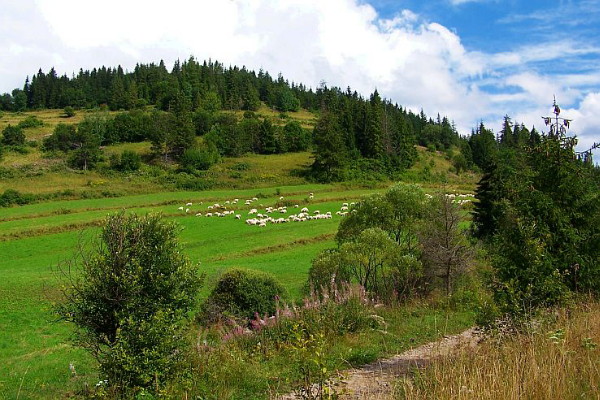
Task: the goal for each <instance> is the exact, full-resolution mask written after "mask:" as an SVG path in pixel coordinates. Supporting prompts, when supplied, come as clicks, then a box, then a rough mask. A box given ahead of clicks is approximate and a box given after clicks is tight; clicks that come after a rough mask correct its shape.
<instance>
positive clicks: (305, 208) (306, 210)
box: [300, 207, 308, 213]
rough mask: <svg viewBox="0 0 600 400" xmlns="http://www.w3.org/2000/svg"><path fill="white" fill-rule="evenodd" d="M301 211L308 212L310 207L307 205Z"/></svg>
mask: <svg viewBox="0 0 600 400" xmlns="http://www.w3.org/2000/svg"><path fill="white" fill-rule="evenodd" d="M300 212H302V213H307V212H308V208H307V207H304V208H303V209H302V210H300Z"/></svg>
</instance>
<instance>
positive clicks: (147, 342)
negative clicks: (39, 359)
mask: <svg viewBox="0 0 600 400" xmlns="http://www.w3.org/2000/svg"><path fill="white" fill-rule="evenodd" d="M176 232H177V228H176V226H175V225H174V224H172V223H168V222H164V221H163V220H162V219H161V217H160V216H159V215H146V216H137V215H135V214H132V215H125V214H124V213H123V212H121V213H119V214H116V215H112V216H109V217H108V218H107V219H106V221H105V223H104V229H103V230H102V232H101V234H100V237H99V240H98V242H97V243H95V244H96V245H95V246H93V250H92V251H90V252H85V251H84V250H82V251H81V252H80V253H79V254H78V255H77V257H76V258H75V259H74V260H73V261H72V262H70V263H67V264H66V265H63V266H62V267H61V268H59V272H60V273H61V275H60V276H62V277H63V284H64V285H63V287H64V289H63V295H64V301H63V302H62V303H61V304H59V305H58V306H57V312H58V314H59V315H60V316H61V317H62V318H63V319H65V320H67V321H70V322H73V323H74V324H75V325H76V328H77V329H76V336H75V343H77V344H78V345H80V346H82V347H83V348H85V349H86V350H88V351H89V352H90V353H91V355H92V356H93V357H94V358H95V359H96V361H97V362H98V365H99V367H100V375H101V379H107V380H108V384H109V385H110V386H111V387H112V389H113V390H114V391H116V392H117V393H119V394H120V395H121V396H123V397H126V398H129V397H131V395H132V394H134V393H135V392H138V391H140V390H146V391H150V392H151V393H154V394H156V393H158V392H160V391H161V390H162V389H163V388H164V387H165V385H166V384H167V383H169V382H170V381H172V380H173V379H175V378H176V377H177V376H179V375H180V372H181V369H180V367H181V362H182V360H183V356H184V354H185V349H186V348H187V346H188V344H187V341H186V334H187V326H188V321H187V316H188V314H189V312H190V311H191V310H192V309H194V307H195V304H196V296H197V293H198V290H199V289H200V287H201V285H202V278H201V277H200V276H198V273H197V267H196V266H195V265H193V264H192V263H191V262H190V261H189V260H188V259H187V257H185V256H184V255H183V251H182V248H181V246H180V245H179V243H178V241H177V239H176ZM86 247H89V246H81V248H86Z"/></svg>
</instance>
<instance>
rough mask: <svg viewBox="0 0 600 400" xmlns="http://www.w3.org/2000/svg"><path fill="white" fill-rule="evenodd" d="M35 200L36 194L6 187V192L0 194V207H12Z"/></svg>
mask: <svg viewBox="0 0 600 400" xmlns="http://www.w3.org/2000/svg"><path fill="white" fill-rule="evenodd" d="M34 200H35V196H34V195H32V194H24V193H21V192H19V191H18V190H14V189H6V190H5V191H4V193H2V194H1V195H0V207H10V206H12V205H15V204H18V205H23V204H28V203H31V202H32V201H34Z"/></svg>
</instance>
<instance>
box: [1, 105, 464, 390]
mask: <svg viewBox="0 0 600 400" xmlns="http://www.w3.org/2000/svg"><path fill="white" fill-rule="evenodd" d="M262 111H263V112H265V113H266V112H267V111H268V110H262ZM60 113H61V112H60V111H36V112H29V113H22V114H5V117H4V118H2V121H0V129H1V128H2V127H3V126H5V125H6V124H8V123H13V124H15V123H18V122H19V121H20V120H22V119H24V118H25V117H26V116H28V115H34V116H37V117H38V118H40V119H41V120H43V121H44V125H43V126H42V127H39V128H35V129H28V130H26V135H27V139H28V140H29V141H36V142H37V143H38V144H39V142H40V140H41V139H42V138H43V137H44V136H46V135H48V134H49V133H50V132H52V130H53V128H54V126H56V124H58V123H59V122H68V123H74V122H78V121H80V120H81V119H82V118H83V116H84V113H83V112H81V113H78V115H77V117H75V118H74V119H69V120H67V119H64V118H62V117H61V116H60ZM290 117H291V118H293V119H296V120H298V121H299V122H301V123H302V125H303V126H305V127H311V126H312V124H313V122H314V121H313V118H314V116H312V114H310V113H307V112H305V111H302V112H300V113H296V114H294V113H290ZM125 149H127V150H133V151H136V152H138V153H139V154H141V155H142V156H143V155H144V154H145V153H147V152H148V151H149V143H147V142H144V143H128V144H120V145H114V146H107V147H106V148H105V149H104V154H105V155H110V154H112V153H119V152H121V151H123V150H125ZM418 150H419V161H418V162H417V164H416V165H415V167H413V168H412V169H411V170H409V171H407V172H406V180H407V181H410V182H417V183H419V184H421V185H422V186H423V187H424V188H425V189H426V190H427V191H430V192H431V191H435V190H445V191H454V192H472V190H473V187H474V182H475V180H476V176H475V175H474V174H463V175H461V176H458V175H455V174H453V173H452V172H451V164H450V162H449V161H448V160H447V159H446V158H445V157H444V155H443V154H441V153H437V152H429V151H427V150H426V149H424V148H419V149H418ZM311 157H312V156H311V153H309V152H304V153H287V154H281V155H270V156H265V155H256V154H250V155H246V156H244V157H238V158H225V159H223V160H221V162H220V163H218V164H216V165H214V166H212V167H211V169H210V170H209V171H207V172H206V178H207V179H209V180H211V181H212V182H214V185H213V186H214V189H211V190H204V191H181V190H178V189H176V188H175V187H174V186H173V185H170V184H169V182H164V181H161V180H160V179H159V178H157V177H156V176H155V175H160V174H163V176H164V175H165V174H169V173H172V172H173V171H169V168H168V167H167V169H166V170H158V169H157V167H154V166H144V167H143V168H142V170H141V171H140V172H138V173H137V174H132V175H128V174H115V173H108V172H107V171H73V170H70V169H67V168H65V167H64V165H63V164H62V161H60V160H57V159H52V158H46V157H45V156H44V155H43V154H42V152H41V151H40V148H39V146H34V147H31V148H29V150H28V153H27V154H16V153H12V152H9V153H7V154H6V155H5V157H4V159H3V160H2V161H1V162H0V172H2V174H3V175H2V176H1V179H0V192H3V191H5V190H7V189H15V190H18V191H19V192H21V193H29V194H34V195H48V194H56V193H58V194H60V196H58V198H59V200H52V197H51V196H50V197H45V198H44V199H41V200H39V202H34V203H32V204H28V205H23V206H13V207H8V208H0V399H3V398H7V399H13V398H18V399H38V398H47V399H53V398H65V397H69V396H72V395H76V394H77V393H79V392H80V391H81V390H82V388H85V387H86V385H89V386H93V385H95V383H96V382H97V381H98V380H97V379H98V378H97V368H96V365H95V363H94V361H93V359H92V358H91V357H90V356H89V355H88V354H87V353H85V352H84V351H83V350H81V349H79V348H77V347H74V346H73V345H72V344H71V342H70V340H69V339H70V336H71V333H72V327H71V326H70V325H68V324H66V323H64V322H61V321H59V320H57V317H56V315H55V314H54V313H53V304H54V303H55V302H56V301H58V300H59V299H60V281H59V269H58V268H57V266H58V265H60V264H63V265H64V262H65V261H68V260H73V259H74V257H76V255H77V249H78V248H83V249H86V250H89V249H92V248H93V246H94V240H95V239H96V238H97V235H98V233H99V232H100V229H101V226H102V222H103V220H104V219H105V217H106V216H107V215H109V214H112V213H116V212H120V211H121V210H124V211H125V212H134V213H138V214H144V213H149V212H152V213H161V214H162V215H163V216H164V218H166V219H168V220H171V221H175V222H176V223H177V224H178V226H179V227H180V233H179V240H180V242H181V243H182V244H183V246H184V249H185V252H186V254H187V256H188V257H189V258H190V259H191V260H192V261H193V262H194V263H196V264H197V265H198V271H199V272H200V273H203V274H205V276H206V279H205V284H204V287H203V288H202V290H201V293H200V294H199V296H200V298H205V297H206V296H207V295H208V293H209V291H210V290H211V287H212V285H214V283H215V281H216V279H217V278H218V276H219V274H220V273H222V272H223V271H225V270H227V269H229V268H231V267H245V268H252V269H257V270H262V271H266V272H270V273H272V274H274V275H275V276H276V277H277V279H278V280H279V281H280V282H281V283H282V284H283V285H284V287H285V288H286V289H287V291H288V293H289V296H290V298H291V299H293V300H295V301H300V300H301V299H302V297H303V295H304V294H305V293H304V287H305V284H306V279H307V274H308V270H309V268H310V265H311V260H312V259H313V258H314V257H315V256H316V255H317V254H318V253H319V252H320V251H321V250H323V249H326V248H330V247H333V246H335V241H334V236H335V233H336V231H337V227H338V225H339V223H340V221H341V218H342V217H340V216H338V215H336V214H335V213H336V211H338V210H340V208H341V206H342V203H344V202H348V203H349V202H352V201H359V200H360V199H361V197H363V196H367V195H370V194H372V193H376V192H379V191H383V190H385V189H386V188H387V187H388V186H389V185H391V184H392V182H352V183H345V184H315V183H310V182H307V181H306V179H305V178H303V177H301V176H299V175H298V174H297V173H296V172H297V171H298V170H299V169H302V168H305V167H306V166H307V165H308V164H310V162H311V160H312V159H311ZM173 175H175V174H173ZM173 175H171V176H173ZM441 176H445V177H447V178H448V179H446V180H445V183H444V186H442V185H441V184H440V179H439V178H440V177H441ZM309 193H313V194H314V198H312V199H311V198H310V196H309ZM282 196H283V198H284V199H283V200H281V199H280V198H281V197H282ZM252 198H257V199H258V200H256V201H254V202H252V204H250V205H246V204H245V200H246V199H252ZM234 199H238V200H239V201H238V202H237V204H235V205H234V204H231V203H232V202H233V200H234ZM226 202H229V204H228V205H226ZM187 203H192V206H189V207H187V206H186V204H187ZM215 203H219V204H221V205H226V208H227V209H228V210H233V211H235V213H236V214H240V215H241V218H240V219H236V218H235V217H234V215H228V216H226V217H205V216H204V214H205V213H206V212H208V211H209V209H208V206H210V205H213V204H215ZM281 204H286V205H287V208H288V212H287V213H286V214H279V213H274V214H272V216H273V217H274V218H277V217H287V216H289V215H291V214H297V213H299V212H300V209H301V208H303V207H308V208H309V210H310V213H311V214H313V215H314V211H317V210H318V211H319V212H320V213H326V212H331V213H332V218H331V219H321V220H310V221H305V222H297V223H285V224H268V225H267V226H266V227H258V226H250V225H247V224H246V223H245V222H244V221H245V220H246V219H247V218H249V215H248V214H249V211H250V210H251V209H253V208H256V209H258V212H259V213H263V214H264V213H265V208H266V207H269V206H276V205H281ZM296 205H297V206H298V207H295V206H296ZM179 207H183V208H184V210H183V211H182V210H180V209H179ZM185 208H189V209H190V210H189V212H185ZM199 212H200V213H202V214H203V216H201V217H200V216H196V215H195V214H196V213H199ZM436 313H437V311H423V312H421V311H419V313H418V315H417V316H415V315H413V314H410V313H409V314H408V315H404V316H402V315H396V314H393V313H392V314H389V315H386V319H389V320H390V321H396V322H397V323H396V325H397V336H393V337H392V336H389V335H388V336H382V337H380V338H376V339H373V341H370V340H368V338H366V339H365V338H362V339H360V340H359V339H357V338H354V339H352V338H350V339H347V340H350V342H349V343H346V344H343V345H342V344H341V343H340V346H341V347H340V349H338V350H336V349H333V350H334V352H336V351H338V352H343V351H350V350H351V351H353V352H356V354H357V355H356V357H358V358H361V357H363V356H361V354H363V353H364V352H367V353H368V357H367V358H368V359H373V358H374V357H378V356H382V355H385V354H389V353H392V352H394V351H397V350H399V349H402V348H406V347H407V346H410V344H411V343H413V341H414V338H417V342H418V341H424V340H428V339H431V338H433V337H436V335H439V334H441V332H442V330H440V329H439V326H438V322H437V321H438V319H440V318H442V317H441V316H437V314H436ZM446 318H447V317H446ZM424 321H426V322H424ZM470 323H471V318H470V317H468V316H466V314H463V315H459V316H457V317H456V320H455V322H450V323H449V322H448V321H446V324H447V325H448V324H450V327H449V328H448V331H452V330H454V331H455V330H456V329H461V328H462V327H464V326H467V325H469V324H470ZM453 324H454V325H453ZM390 329H391V328H390ZM394 329H396V328H394ZM443 332H446V330H445V329H444V330H443ZM345 340H346V339H345ZM354 340H359V341H360V345H359V344H358V343H355V342H353V341H354ZM361 346H362V347H361ZM348 349H350V350H348ZM352 349H354V350H352ZM361 349H362V350H361ZM359 356H360V357H359ZM339 357H340V358H344V357H346V355H343V354H341V353H340V354H339ZM365 361H368V360H367V359H365ZM274 362H281V363H282V364H283V365H285V364H287V363H286V362H283V361H282V360H280V361H274ZM70 365H72V366H73V368H74V371H75V372H73V371H72V370H71V368H70ZM347 366H348V365H346V367H347ZM254 367H255V371H254V372H253V373H254V374H258V375H260V374H261V373H260V371H263V370H264V371H263V372H264V374H262V375H261V376H260V377H259V376H258V375H257V376H254V377H250V378H248V377H247V376H246V377H244V376H241V375H240V376H239V379H237V381H239V384H240V385H241V386H240V388H238V389H235V388H232V389H231V390H232V391H233V392H232V393H238V395H237V396H239V395H240V394H239V393H245V392H248V393H254V394H252V395H251V397H252V398H254V396H256V395H257V393H261V394H264V393H262V391H263V390H264V384H265V383H264V382H265V381H264V379H267V380H268V379H271V378H269V376H271V375H273V372H272V369H273V368H275V367H274V366H273V365H271V366H269V365H264V366H263V365H260V366H258V365H255V366H254ZM287 367H288V368H289V366H287ZM269 368H270V369H269ZM277 368H282V367H281V365H278V366H277ZM282 374H284V375H285V374H286V372H285V371H283V372H282ZM245 379H250V380H252V381H253V382H255V381H256V382H259V383H252V384H249V386H250V388H248V387H246V386H245V385H246V384H247V382H246V381H245ZM237 381H236V382H229V383H227V384H228V385H233V384H237ZM261 382H262V383H261ZM221 388H222V387H221ZM227 396H229V395H227ZM232 396H233V397H234V398H235V396H236V395H232Z"/></svg>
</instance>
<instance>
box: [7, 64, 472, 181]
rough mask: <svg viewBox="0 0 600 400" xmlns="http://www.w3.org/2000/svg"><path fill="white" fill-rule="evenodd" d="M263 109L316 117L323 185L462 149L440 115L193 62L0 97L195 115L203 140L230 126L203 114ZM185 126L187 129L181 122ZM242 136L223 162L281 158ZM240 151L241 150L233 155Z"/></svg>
mask: <svg viewBox="0 0 600 400" xmlns="http://www.w3.org/2000/svg"><path fill="white" fill-rule="evenodd" d="M263 103H264V104H266V105H267V106H269V107H270V108H272V109H274V110H277V111H279V112H281V113H286V112H293V111H298V110H299V109H301V108H302V109H306V110H309V111H312V112H315V113H316V114H317V115H318V116H319V117H320V119H319V122H318V123H317V124H316V127H315V128H316V129H315V131H314V134H313V141H312V142H313V144H314V149H316V151H318V152H319V153H320V155H321V156H322V157H320V158H319V157H317V159H316V161H315V165H314V167H315V168H314V170H315V172H316V173H317V174H320V175H321V177H322V178H323V179H327V180H331V179H336V178H338V177H336V174H337V172H336V171H346V170H347V169H348V167H350V168H352V167H354V168H358V169H364V167H365V166H366V167H368V168H370V169H373V170H374V171H377V172H383V173H384V174H389V172H390V171H397V170H401V169H404V168H407V167H409V166H410V165H412V164H413V162H414V159H415V157H416V151H415V148H414V145H415V144H420V145H423V146H430V147H431V146H433V147H435V148H436V149H439V150H443V149H448V148H450V147H451V146H452V145H459V144H461V142H464V141H461V140H460V137H459V135H458V133H457V132H456V129H455V128H454V126H453V123H451V122H450V120H449V119H448V118H447V117H443V118H441V117H440V116H439V114H438V115H437V118H436V119H435V120H434V119H432V118H428V117H427V116H426V115H425V113H424V112H423V111H422V110H421V112H420V113H418V114H415V113H413V112H412V111H410V110H406V109H404V108H402V107H401V106H398V105H397V104H393V103H392V102H391V101H389V100H386V99H382V98H381V97H380V96H379V94H378V93H377V91H374V93H372V94H371V95H370V96H369V98H368V99H367V98H364V97H362V96H361V95H359V94H358V93H357V92H356V91H352V90H351V89H350V88H348V89H346V90H341V89H340V88H336V87H331V88H329V87H327V86H326V85H324V84H323V85H321V86H320V87H319V88H317V89H316V90H313V89H312V88H308V87H306V86H305V85H303V84H295V83H291V84H290V83H289V81H287V80H286V79H284V78H283V76H281V75H279V76H278V77H277V78H276V79H275V78H273V77H271V75H269V73H268V72H265V71H262V70H260V71H259V72H258V73H256V72H254V71H249V70H247V69H246V68H245V67H242V68H239V67H236V66H234V67H229V68H226V67H224V66H223V64H221V63H219V62H216V61H215V62H213V61H204V62H203V63H199V62H198V61H196V60H195V59H194V58H193V57H191V58H189V59H188V60H186V61H184V62H180V61H177V62H175V64H174V66H173V68H172V70H171V71H170V72H169V71H168V70H167V68H166V67H165V64H164V62H162V61H161V62H160V63H159V64H154V63H151V64H138V65H137V66H136V67H135V68H134V70H133V71H132V72H126V71H124V70H123V68H121V67H120V66H119V67H117V68H106V67H101V68H94V69H93V70H92V71H84V70H80V71H79V73H78V74H77V75H76V76H73V77H71V78H69V77H67V76H66V75H63V76H58V75H57V73H56V71H55V70H54V68H52V69H51V70H50V71H49V72H48V73H44V72H43V71H42V70H41V69H40V70H39V71H38V73H37V74H35V75H33V76H32V77H31V79H30V78H29V77H28V78H27V80H26V81H25V85H24V87H23V89H22V90H21V89H15V90H14V91H13V92H12V94H8V93H5V94H4V95H2V96H1V97H0V110H2V109H3V110H6V111H23V110H27V109H41V108H50V109H52V108H54V109H56V108H65V107H73V108H75V109H82V108H84V109H90V108H96V107H101V108H102V107H108V108H110V109H111V110H123V111H127V110H134V109H142V110H148V106H154V107H152V109H157V110H162V111H166V112H168V111H175V110H177V113H178V115H179V117H181V116H182V115H183V118H184V119H185V118H188V114H182V111H185V112H186V113H187V112H189V113H190V114H191V115H190V116H189V118H191V119H194V117H195V116H197V115H194V114H197V113H200V114H201V115H200V118H196V119H195V120H196V121H198V120H200V121H201V122H200V123H197V124H196V134H197V135H203V134H205V133H208V131H209V129H210V128H211V127H212V126H214V123H215V121H216V122H218V123H219V125H220V126H221V127H224V126H227V125H228V124H230V123H231V121H229V122H227V121H220V120H218V118H217V119H211V118H208V122H209V123H205V122H206V121H207V115H208V114H210V113H212V114H213V116H214V115H218V113H217V112H218V111H223V110H246V111H250V112H252V111H256V110H258V109H259V107H260V106H261V104H263ZM202 115H204V117H202ZM202 121H204V122H202ZM238 122H239V121H238ZM183 125H185V126H188V125H189V124H187V122H185V121H184V122H183ZM230 125H231V124H230ZM255 128H256V127H255ZM263 128H264V129H266V130H269V129H270V128H269V127H268V126H266V127H263ZM253 129H254V128H253ZM257 129H258V128H257ZM264 129H263V130H264ZM225 130H227V129H225ZM221 131H223V129H221ZM246 133H247V132H246ZM246 133H244V132H242V133H240V132H238V131H235V130H234V131H231V132H227V133H225V132H221V135H220V136H221V137H220V138H217V139H218V140H216V141H215V142H216V145H217V147H218V149H219V151H220V152H221V154H222V155H235V154H236V153H240V152H241V153H244V152H248V151H250V152H260V153H270V152H279V151H280V150H281V149H278V146H277V143H275V142H276V141H274V142H273V143H269V140H270V139H272V138H269V135H262V136H266V138H264V140H263V141H265V143H258V144H257V143H250V142H251V138H250V139H249V138H244V137H241V138H240V137H236V135H237V134H240V135H242V136H244V135H246ZM249 135H252V137H257V135H256V134H254V133H251V134H248V135H246V136H249ZM216 136H219V135H216ZM258 136H261V133H260V132H258ZM276 136H277V135H276ZM279 136H283V135H279ZM246 139H248V140H246ZM240 143H242V144H243V143H247V145H242V146H241V147H239V146H238V145H239V144H240ZM311 145H312V144H311ZM179 153H180V154H181V153H182V152H179ZM365 161H366V162H365ZM319 168H321V170H319Z"/></svg>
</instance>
